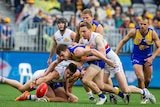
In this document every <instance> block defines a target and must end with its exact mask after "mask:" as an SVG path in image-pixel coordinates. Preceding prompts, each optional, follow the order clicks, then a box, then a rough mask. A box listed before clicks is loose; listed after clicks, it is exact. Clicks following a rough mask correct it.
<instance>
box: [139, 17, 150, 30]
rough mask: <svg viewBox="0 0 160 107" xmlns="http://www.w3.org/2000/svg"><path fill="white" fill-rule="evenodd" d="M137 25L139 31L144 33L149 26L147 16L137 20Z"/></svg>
mask: <svg viewBox="0 0 160 107" xmlns="http://www.w3.org/2000/svg"><path fill="white" fill-rule="evenodd" d="M139 26H140V30H141V32H142V33H143V32H144V33H145V32H146V31H147V30H148V26H149V24H148V19H147V18H145V17H144V18H142V19H141V20H140V21H139Z"/></svg>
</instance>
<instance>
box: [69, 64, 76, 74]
mask: <svg viewBox="0 0 160 107" xmlns="http://www.w3.org/2000/svg"><path fill="white" fill-rule="evenodd" d="M67 69H69V70H70V71H71V72H72V73H75V72H76V71H77V65H75V64H74V63H70V64H69V65H68V67H67Z"/></svg>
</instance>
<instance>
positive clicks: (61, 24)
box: [47, 17, 76, 65]
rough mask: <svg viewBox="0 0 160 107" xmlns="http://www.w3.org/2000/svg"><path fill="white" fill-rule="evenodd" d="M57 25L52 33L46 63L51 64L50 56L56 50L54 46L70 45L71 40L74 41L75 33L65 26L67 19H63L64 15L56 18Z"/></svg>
mask: <svg viewBox="0 0 160 107" xmlns="http://www.w3.org/2000/svg"><path fill="white" fill-rule="evenodd" d="M57 26H58V29H59V30H58V31H57V32H55V34H54V35H53V46H52V49H51V52H50V56H49V58H48V61H47V63H48V65H49V64H51V62H52V57H53V55H54V53H55V51H56V47H57V46H58V45H59V44H66V45H70V44H71V43H72V42H74V41H75V38H76V33H75V32H74V31H72V30H70V29H68V28H67V26H68V22H67V19H65V18H64V17H61V18H59V19H58V20H57Z"/></svg>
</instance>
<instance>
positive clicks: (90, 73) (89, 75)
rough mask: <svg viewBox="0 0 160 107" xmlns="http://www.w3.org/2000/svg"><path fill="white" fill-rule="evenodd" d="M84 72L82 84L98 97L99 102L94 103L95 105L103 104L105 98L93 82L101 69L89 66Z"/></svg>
mask: <svg viewBox="0 0 160 107" xmlns="http://www.w3.org/2000/svg"><path fill="white" fill-rule="evenodd" d="M86 70H87V71H86V73H85V75H84V76H83V79H82V82H83V84H85V85H87V86H88V87H89V88H91V90H93V91H94V92H95V93H96V94H97V95H98V96H99V98H100V100H99V101H98V102H97V103H96V104H97V105H101V104H104V103H105V101H106V96H105V95H104V94H103V93H102V91H101V90H100V89H99V87H98V86H97V84H96V83H94V82H93V78H94V77H95V76H96V75H97V74H98V73H99V72H100V71H101V68H99V67H98V66H96V65H93V64H91V65H90V66H89V67H87V69H86ZM102 81H103V80H102Z"/></svg>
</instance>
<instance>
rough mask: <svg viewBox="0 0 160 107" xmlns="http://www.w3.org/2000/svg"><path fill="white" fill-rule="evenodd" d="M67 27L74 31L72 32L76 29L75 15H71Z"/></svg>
mask: <svg viewBox="0 0 160 107" xmlns="http://www.w3.org/2000/svg"><path fill="white" fill-rule="evenodd" d="M68 27H69V29H71V30H72V31H74V32H75V31H76V17H75V15H71V17H70V20H69V22H68Z"/></svg>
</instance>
